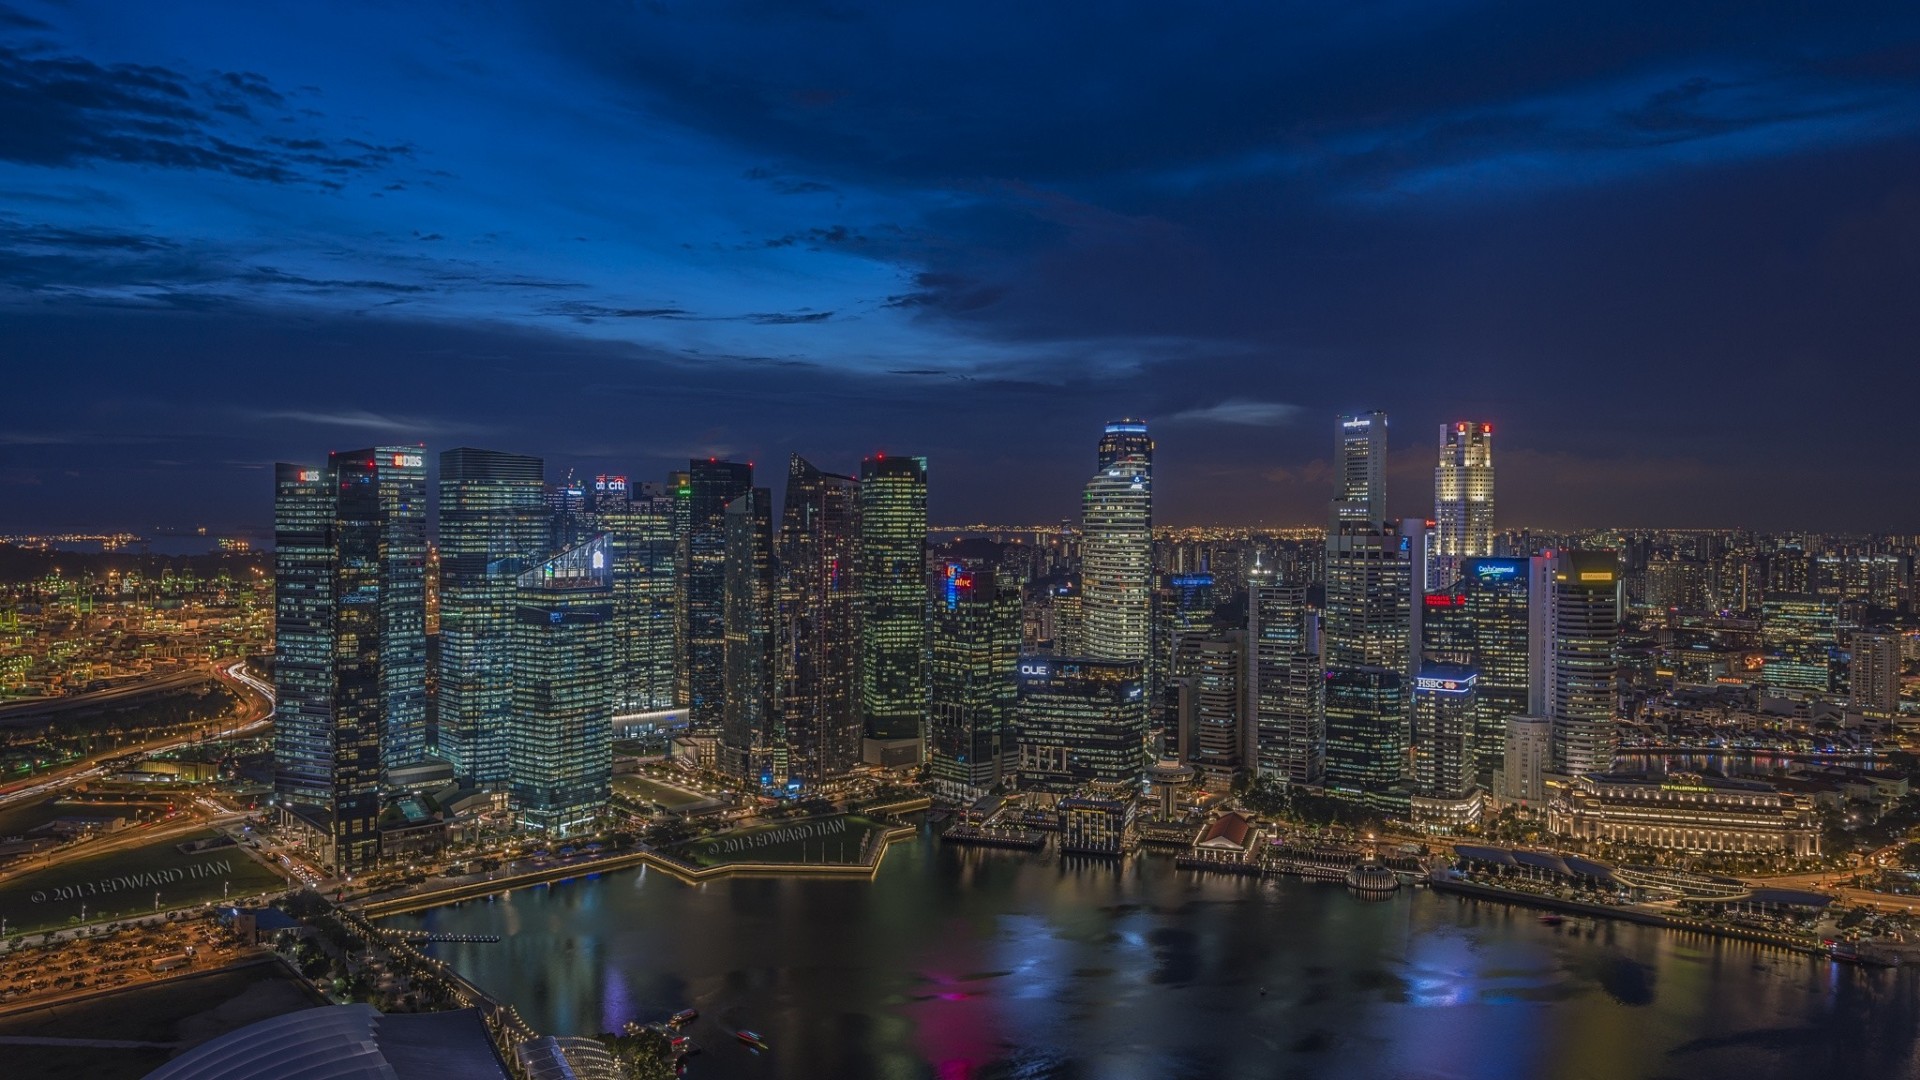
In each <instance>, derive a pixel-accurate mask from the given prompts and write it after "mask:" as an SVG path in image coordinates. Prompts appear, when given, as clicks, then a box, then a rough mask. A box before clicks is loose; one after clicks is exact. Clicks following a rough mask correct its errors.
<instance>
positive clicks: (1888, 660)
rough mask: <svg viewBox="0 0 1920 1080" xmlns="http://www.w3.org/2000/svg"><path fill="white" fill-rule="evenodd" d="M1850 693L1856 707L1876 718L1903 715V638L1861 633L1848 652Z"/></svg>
mask: <svg viewBox="0 0 1920 1080" xmlns="http://www.w3.org/2000/svg"><path fill="white" fill-rule="evenodd" d="M1848 656H1849V657H1850V658H1851V659H1850V660H1849V662H1848V665H1847V692H1848V695H1849V700H1850V701H1851V702H1852V703H1853V707H1854V708H1856V709H1859V710H1861V711H1862V712H1865V713H1866V714H1867V715H1868V716H1873V717H1893V716H1896V715H1898V714H1899V712H1900V635H1898V634H1895V633H1891V632H1887V631H1880V632H1873V631H1866V630H1861V631H1857V632H1855V633H1854V635H1853V639H1852V641H1851V642H1850V647H1849V649H1848Z"/></svg>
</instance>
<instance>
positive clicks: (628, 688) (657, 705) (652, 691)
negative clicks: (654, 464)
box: [594, 477, 679, 715]
mask: <svg viewBox="0 0 1920 1080" xmlns="http://www.w3.org/2000/svg"><path fill="white" fill-rule="evenodd" d="M601 479H608V478H604V477H603V478H601ZM611 479H612V480H619V481H620V482H621V486H620V488H619V489H618V490H617V491H614V490H609V491H607V492H606V495H605V497H604V498H603V499H602V500H601V501H600V502H599V503H598V504H597V507H596V509H595V510H594V521H595V525H596V527H597V528H599V529H600V530H601V531H602V532H604V533H605V534H606V536H607V541H608V545H609V551H610V553H611V557H612V559H613V656H614V669H615V677H614V709H615V711H616V712H617V713H618V714H621V715H631V714H634V713H659V712H664V711H666V710H669V709H672V708H674V706H675V698H676V695H677V692H678V690H677V685H676V680H677V678H678V676H677V673H676V672H677V669H678V667H679V657H678V654H677V647H676V646H677V641H678V638H679V635H678V631H677V630H676V626H675V623H676V616H675V608H674V601H675V596H676V595H677V593H678V591H679V582H678V576H679V575H678V564H679V558H678V547H679V543H678V540H677V538H676V537H675V535H674V507H675V506H676V505H677V504H676V502H675V498H674V496H673V495H672V494H670V493H669V492H668V491H667V489H666V487H665V485H661V484H650V483H649V484H639V485H633V486H629V485H627V484H626V483H625V482H624V480H621V478H618V477H614V478H611Z"/></svg>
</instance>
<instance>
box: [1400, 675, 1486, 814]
mask: <svg viewBox="0 0 1920 1080" xmlns="http://www.w3.org/2000/svg"><path fill="white" fill-rule="evenodd" d="M1477 681H1478V677H1477V675H1476V674H1475V672H1474V670H1473V669H1472V668H1471V667H1466V666H1464V665H1460V664H1429V665H1426V666H1425V667H1423V668H1421V670H1420V674H1419V676H1418V677H1417V678H1415V679H1414V682H1413V792H1414V799H1413V812H1414V816H1415V817H1417V818H1428V819H1437V820H1440V821H1442V822H1444V823H1446V824H1449V825H1465V824H1469V823H1471V822H1472V821H1474V820H1477V819H1478V818H1479V797H1478V785H1479V754H1478V752H1477V750H1476V748H1475V745H1474V744H1475V741H1476V739H1475V731H1474V720H1475V716H1476V712H1477V710H1476V708H1475V703H1474V684H1475V682H1477Z"/></svg>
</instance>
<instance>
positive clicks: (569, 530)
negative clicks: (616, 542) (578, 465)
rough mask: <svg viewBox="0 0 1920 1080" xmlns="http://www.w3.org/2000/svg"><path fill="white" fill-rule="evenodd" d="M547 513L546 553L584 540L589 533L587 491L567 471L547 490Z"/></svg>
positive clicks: (590, 516)
mask: <svg viewBox="0 0 1920 1080" xmlns="http://www.w3.org/2000/svg"><path fill="white" fill-rule="evenodd" d="M547 512H548V514H549V515H550V519H549V527H550V529H551V532H550V533H549V535H548V538H547V548H548V550H550V551H561V550H564V549H566V548H570V547H573V546H574V545H576V544H579V543H581V542H582V541H584V540H585V539H586V538H587V537H588V536H590V535H592V531H593V506H592V493H591V489H590V488H589V487H588V486H587V482H586V481H584V480H582V479H580V478H579V477H577V476H575V475H573V470H571V469H569V470H567V475H566V476H565V477H564V478H562V479H561V480H560V481H559V482H558V483H556V484H554V485H553V486H552V487H550V488H548V489H547Z"/></svg>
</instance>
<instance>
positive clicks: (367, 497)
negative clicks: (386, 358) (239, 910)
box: [274, 446, 427, 872]
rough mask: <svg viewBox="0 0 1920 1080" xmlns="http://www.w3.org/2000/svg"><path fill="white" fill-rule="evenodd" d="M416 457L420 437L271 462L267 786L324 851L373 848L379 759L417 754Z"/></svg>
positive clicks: (419, 463) (423, 731)
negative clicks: (319, 459) (270, 753)
mask: <svg viewBox="0 0 1920 1080" xmlns="http://www.w3.org/2000/svg"><path fill="white" fill-rule="evenodd" d="M425 466H426V463H425V460H424V454H423V452H422V450H421V448H420V447H417V446H383V447H374V448H370V449H366V450H355V451H350V452H347V453H335V454H332V455H330V456H329V458H328V462H327V465H326V466H325V467H324V468H320V467H313V466H301V465H289V464H281V465H279V466H277V467H276V468H275V473H274V483H275V491H274V502H275V506H274V516H275V521H274V532H275V545H276V553H275V575H276V581H275V589H276V592H275V597H274V616H275V625H274V629H275V664H274V682H275V689H276V696H277V702H276V709H275V725H274V728H275V730H274V774H275V775H274V788H275V796H276V799H277V800H279V801H280V802H282V803H283V804H286V805H290V806H292V805H297V806H301V807H306V808H310V810H311V811H312V812H311V813H310V815H309V820H310V821H313V822H314V823H315V824H317V825H323V826H324V828H325V830H326V832H327V835H328V843H327V847H328V854H327V856H326V857H327V859H328V861H330V862H331V863H332V864H333V865H334V866H335V867H337V868H339V869H342V870H346V871H349V872H351V871H356V870H362V869H366V868H368V867H370V866H372V865H373V863H374V861H375V860H376V859H377V858H378V856H379V845H380V841H379V832H378V821H379V814H380V783H381V780H382V777H383V775H384V770H385V769H387V768H390V767H393V766H396V765H406V764H412V763H414V762H418V761H419V760H421V759H422V758H424V757H425V756H426V752H427V710H426V682H427V643H426V626H427V612H426V562H427V529H426V519H427V507H426V503H427V499H426V467H425Z"/></svg>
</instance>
